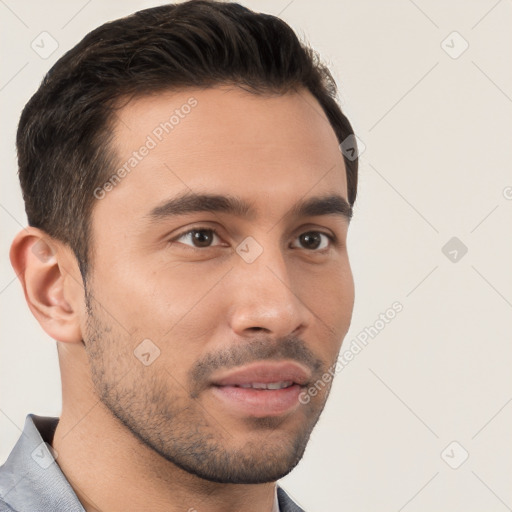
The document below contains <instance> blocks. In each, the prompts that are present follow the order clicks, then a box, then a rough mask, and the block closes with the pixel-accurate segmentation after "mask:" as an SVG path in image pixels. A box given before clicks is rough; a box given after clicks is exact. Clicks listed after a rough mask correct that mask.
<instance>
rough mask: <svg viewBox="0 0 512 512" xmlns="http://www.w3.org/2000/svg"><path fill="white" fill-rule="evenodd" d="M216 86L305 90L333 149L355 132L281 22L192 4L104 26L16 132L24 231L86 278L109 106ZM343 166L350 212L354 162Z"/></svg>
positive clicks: (80, 47) (329, 83)
mask: <svg viewBox="0 0 512 512" xmlns="http://www.w3.org/2000/svg"><path fill="white" fill-rule="evenodd" d="M221 84H232V85H237V86H240V87H243V88H244V89H246V90H249V91H250V92H253V93H255V94H274V93H276V94H283V93H286V92H288V91H293V90H297V89H299V88H306V89H308V90H309V91H310V92H311V93H312V94H313V96H314V97H315V98H316V99H317V100H318V102H319V103H320V105H321V107H322V109H323V110H324V112H325V114H326V116H327V118H328V119H329V122H330V123H331V125H332V128H333V130H334V132H335V134H336V136H337V139H338V141H339V143H341V142H342V141H343V140H345V139H346V137H348V136H349V135H352V134H353V130H352V127H351V125H350V122H349V121H348V119H347V118H346V117H345V115H344V114H343V113H342V111H341V109H340V107H339V105H338V103H337V101H336V94H337V89H336V83H335V81H334V79H333V78H332V76H331V74H330V72H329V70H328V68H327V67H326V66H325V65H323V64H322V63H321V62H320V60H319V57H318V55H317V54H316V52H314V51H313V50H312V49H311V48H310V47H308V46H307V45H306V44H304V43H301V42H300V41H299V39H298V38H297V36H296V35H295V33H294V31H293V30H292V29H291V28H290V26H288V25H287V24H286V23H285V22H284V21H282V20H281V19H279V18H277V17H275V16H271V15H268V14H262V13H255V12H253V11H251V10H249V9H247V8H246V7H243V6H241V5H239V4H237V3H224V2H217V1H207V0H191V1H188V2H184V3H180V4H176V5H173V4H171V5H164V6H159V7H154V8H150V9H145V10H143V11H139V12H136V13H135V14H132V15H130V16H128V17H125V18H121V19H118V20H115V21H112V22H109V23H106V24H104V25H102V26H101V27H99V28H97V29H95V30H93V31H92V32H90V33H89V34H87V35H86V36H85V37H84V38H83V39H82V41H81V42H80V43H78V44H77V45H76V46H75V47H74V48H72V49H71V50H70V51H68V52H67V53H66V54H65V55H64V56H62V57H61V58H60V59H59V60H58V61H57V62H56V63H55V65H54V66H53V67H52V68H51V70H50V71H49V72H48V73H47V75H46V76H45V78H44V80H43V82H42V83H41V85H40V87H39V89H38V90H37V92H36V93H35V94H34V95H33V96H32V98H31V99H30V101H29V102H28V103H27V105H26V106H25V108H24V110H23V113H22V115H21V119H20V123H19V126H18V133H17V140H16V143H17V150H18V161H19V176H20V182H21V187H22V191H23V198H24V200H25V209H26V212H27V217H28V222H29V224H30V225H31V226H35V227H38V228H40V229H42V230H43V231H45V232H46V233H48V234H49V235H50V236H52V237H54V238H56V239H58V240H61V241H62V242H65V243H66V244H68V245H69V246H70V247H71V249H72V250H73V252H74V254H75V255H76V257H77V260H78V264H79V267H80V271H81V273H82V276H83V278H84V280H85V277H86V274H87V269H88V261H89V249H90V244H91V236H90V234H91V229H90V223H91V222H90V219H91V212H92V208H93V206H94V201H95V197H94V195H93V191H94V190H95V189H96V188H97V187H98V186H99V185H101V184H102V183H104V181H105V179H106V177H107V176H109V175H110V174H112V170H113V168H114V166H115V163H116V162H115V155H114V152H113V151H112V148H111V144H110V143H111V141H112V136H111V133H112V126H113V122H114V118H115V115H114V109H115V105H116V101H118V100H119V99H120V98H121V97H124V96H132V95H133V96H138V95H140V96H142V95H145V94H149V93H154V92H158V91H162V90H173V89H178V88H180V89H183V88H185V87H201V88H205V87H212V86H215V85H221ZM344 159H345V165H346V168H347V182H348V201H349V203H350V204H351V205H352V204H353V203H354V201H355V198H356V191H357V166H358V162H357V158H356V159H352V160H351V159H348V158H346V156H345V155H344Z"/></svg>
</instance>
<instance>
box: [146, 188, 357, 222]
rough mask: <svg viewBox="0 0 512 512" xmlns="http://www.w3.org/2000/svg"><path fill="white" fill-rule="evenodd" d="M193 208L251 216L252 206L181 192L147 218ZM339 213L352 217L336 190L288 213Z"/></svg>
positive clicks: (227, 198) (236, 200) (226, 198)
mask: <svg viewBox="0 0 512 512" xmlns="http://www.w3.org/2000/svg"><path fill="white" fill-rule="evenodd" d="M195 212H221V213H228V214H231V215H235V216H237V217H246V218H254V215H255V210H254V207H253V206H252V205H251V204H250V203H247V202H246V201H244V200H243V199H241V198H239V197H233V196H224V195H218V194H196V193H184V194H181V195H178V196H176V197H174V198H172V199H169V200H167V201H165V202H163V203H162V204H160V205H158V206H156V207H154V208H153V209H152V210H151V211H150V212H149V213H148V214H147V215H146V217H147V218H149V219H150V220H164V219H168V218H170V217H177V216H180V215H186V214H189V213H195ZM319 215H339V216H341V217H344V218H345V219H346V220H347V221H350V219H351V218H352V207H351V206H350V205H349V203H348V202H347V200H346V199H345V198H344V197H342V196H340V195H337V194H334V195H328V196H321V197H311V198H308V199H306V200H302V201H298V202H297V203H295V204H294V205H293V206H292V208H291V209H290V211H289V212H288V213H287V214H286V216H287V217H290V216H291V217H316V216H319Z"/></svg>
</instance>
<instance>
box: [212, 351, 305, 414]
mask: <svg viewBox="0 0 512 512" xmlns="http://www.w3.org/2000/svg"><path fill="white" fill-rule="evenodd" d="M310 379H311V372H310V371H308V370H307V369H306V368H305V367H303V366H302V365H300V364H298V363H294V362H288V361H279V362H277V361H276V362H258V363H252V364H250V365H247V366H243V367H241V368H237V369H236V370H232V371H230V372H228V373H225V374H223V375H220V376H219V377H218V378H215V379H213V380H212V386H211V387H210V390H211V392H212V393H213V395H214V396H215V397H216V398H217V399H218V400H219V401H220V402H221V404H222V405H223V406H224V407H225V408H227V409H228V411H229V412H230V413H231V414H234V415H236V416H241V417H245V418H247V417H254V418H263V417H269V416H282V415H284V414H290V413H292V412H293V411H294V409H296V408H297V407H298V406H299V405H300V402H299V395H300V393H301V391H302V389H303V388H304V386H305V385H306V384H307V383H308V382H309V380H310ZM283 381H291V382H292V385H291V386H289V387H287V388H282V389H254V388H242V387H239V386H241V385H244V384H245V385H247V384H253V383H264V384H268V383H270V382H283Z"/></svg>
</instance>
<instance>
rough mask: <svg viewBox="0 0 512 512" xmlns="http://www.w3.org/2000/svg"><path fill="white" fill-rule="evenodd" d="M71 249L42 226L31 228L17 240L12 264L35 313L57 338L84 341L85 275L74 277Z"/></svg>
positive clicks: (11, 252) (76, 341)
mask: <svg viewBox="0 0 512 512" xmlns="http://www.w3.org/2000/svg"><path fill="white" fill-rule="evenodd" d="M69 252H70V251H69V250H68V249H66V248H64V246H63V244H62V243H61V242H58V241H55V240H54V239H52V238H51V237H49V236H48V235H47V234H46V233H45V232H44V231H41V230H40V229H37V228H33V227H28V228H26V229H24V230H22V231H21V232H20V233H18V235H17V236H16V238H15V239H14V241H13V243H12V246H11V251H10V258H11V264H12V266H13V268H14V270H15V272H16V274H17V276H18V278H19V280H20V282H21V285H22V286H23V291H24V294H25V299H26V301H27V304H28V307H29V308H30V310H31V311H32V314H33V315H34V316H35V317H36V319H37V321H38V322H39V324H40V325H41V327H42V328H43V329H44V330H45V332H46V333H47V334H48V335H49V336H51V337H52V338H53V339H55V340H57V341H62V342H65V343H80V342H81V340H82V333H81V329H80V312H81V311H80V308H81V305H80V301H79V299H78V297H79V296H80V288H81V290H82V291H83V284H82V281H81V276H80V274H79V273H78V277H77V276H73V275H72V272H73V270H74V268H73V262H72V259H71V258H70V255H69Z"/></svg>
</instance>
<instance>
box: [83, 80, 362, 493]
mask: <svg viewBox="0 0 512 512" xmlns="http://www.w3.org/2000/svg"><path fill="white" fill-rule="evenodd" d="M191 98H194V99H193V100H191ZM183 105H189V107H183ZM176 110H178V113H176V114H175V117H174V118H173V119H172V120H171V122H170V123H169V120H170V118H171V116H172V115H173V114H174V113H175V111H176ZM177 118H179V121H177ZM166 122H168V123H169V124H167V125H165V123H166ZM161 123H164V124H163V125H162V124H161ZM163 126H164V127H165V128H166V129H165V128H163ZM148 136H149V138H148ZM150 139H151V140H150ZM141 146H146V147H147V148H148V150H147V151H145V150H140V148H141ZM114 148H115V150H116V153H117V157H118V163H119V166H118V167H117V168H121V167H122V166H123V165H124V164H125V163H128V164H127V166H126V167H125V170H129V172H125V173H123V172H121V173H120V175H121V176H122V179H121V180H120V181H119V180H116V182H115V186H108V185H107V187H105V188H104V189H103V190H104V191H106V192H105V193H101V194H97V196H98V197H102V199H98V200H97V202H96V204H95V206H94V211H93V216H92V222H93V224H92V226H93V228H92V231H93V256H92V260H91V267H92V270H91V273H90V276H89V278H88V281H87V289H88V294H89V304H90V308H89V313H88V314H86V312H85V311H84V318H83V325H84V332H85V334H84V342H85V345H86V349H87V352H88V355H89V358H90V364H91V372H92V379H93V381H94V385H95V389H96V391H97V393H98V395H99V396H100V397H101V399H102V401H103V403H104V404H105V405H106V406H107V407H108V408H109V409H110V410H111V411H112V413H113V414H114V415H115V416H116V417H117V418H118V419H119V420H120V421H121V422H122V423H123V424H124V425H125V426H126V427H127V428H128V429H129V430H130V431H131V432H132V433H133V434H134V435H135V436H136V437H137V438H138V439H140V440H142V441H143V442H144V443H145V444H146V445H147V446H148V447H149V448H151V449H153V450H155V451H156V452H157V453H159V454H160V455H161V456H163V457H164V458H165V459H167V460H169V461H171V462H173V463H174V464H176V465H178V466H179V467H181V468H183V469H185V470H186V471H188V472H190V473H193V474H196V475H198V476H200V477H202V478H205V479H208V480H212V481H218V482H234V483H259V482H270V481H275V480H277V479H278V478H281V477H282V476H284V475H285V474H287V473H288V472H289V471H291V469H292V468H293V467H294V466H295V465H296V464H297V463H298V461H299V460H300V458H301V457H302V455H303V453H304V449H305V447H306V444H307V441H308V439H309V436H310V433H311V431H312V429H313V427H314V425H315V424H316V422H317V421H318V418H319V415H320V413H321V411H322V409H323V407H324V405H325V401H326V399H327V395H328V393H329V389H330V382H328V380H329V379H324V381H322V376H324V375H326V374H327V375H329V374H328V370H329V369H330V368H331V366H332V365H333V364H335V362H336V359H337V355H338V352H339V350H340V346H341V342H342V340H343V338H344V336H345V334H346V332H347V330H348V327H349V324H350V318H351V314H352V307H353V300H354V288H353V281H352V274H351V270H350V266H349V260H348V255H347V247H346V238H347V228H348V219H347V217H346V215H344V214H343V207H342V208H340V207H339V206H340V205H339V204H338V201H336V200H334V199H332V198H333V197H334V196H339V197H341V198H342V199H344V200H345V201H346V199H347V181H346V171H345V166H344V163H343V158H342V154H341V152H340V151H339V149H338V143H337V140H336V137H335V134H334V131H333V130H332V128H331V126H330V125H329V123H328V121H327V118H326V117H325V115H324V113H323V112H322V111H321V108H320V106H319V104H318V102H317V101H316V100H315V99H314V98H313V96H312V95H311V94H309V93H308V92H305V91H301V92H300V93H293V94H292V93H290V94H286V95H283V96H259V95H252V94H250V93H248V92H245V91H242V90H240V89H238V88H231V89H229V88H227V87H222V88H212V89H207V90H192V89H190V90H186V91H183V92H179V93H176V92H174V93H162V94H158V95H153V96H151V97H143V98H138V99H136V100H133V101H131V102H130V103H128V104H127V105H125V106H124V107H123V108H122V109H121V110H120V111H119V112H118V113H117V124H116V129H115V139H114ZM134 151H136V152H137V154H136V155H135V156H134V155H133V152H134ZM130 158H136V161H135V160H130ZM117 168H116V169H117ZM118 176H119V174H118ZM184 194H185V200H182V202H181V203H180V205H178V208H176V207H175V205H173V204H171V203H169V201H172V200H173V199H175V198H177V197H180V196H183V195H184ZM203 194H208V195H214V196H217V197H216V198H213V199H210V200H206V199H202V200H201V201H200V203H199V205H200V207H201V208H202V211H196V208H195V207H196V206H197V204H195V202H194V201H193V200H192V199H193V197H194V196H196V195H203ZM221 196H222V197H226V198H230V199H233V198H236V200H237V203H236V204H237V205H238V206H240V205H241V203H244V204H245V203H247V205H248V206H249V210H248V211H243V210H244V209H243V208H238V209H235V210H232V209H229V208H227V207H226V205H227V204H228V201H227V200H226V199H224V200H219V197H221ZM313 198H314V199H325V198H331V200H330V201H328V202H323V203H321V204H320V205H318V204H317V207H316V208H312V207H311V205H310V208H308V209H305V210H304V209H302V211H299V209H298V208H297V205H299V206H300V204H301V203H306V202H308V201H310V200H312V199H313ZM322 205H323V208H322ZM341 206H343V202H342V203H341ZM214 231H215V232H214ZM331 238H332V239H331ZM326 380H327V382H328V383H327V384H326V383H325V382H326ZM319 382H320V384H321V385H318V383H319ZM315 383H317V390H318V392H317V394H316V395H314V396H310V401H309V403H307V404H305V405H304V404H302V403H301V401H299V394H300V393H303V392H304V390H305V389H307V388H310V387H311V386H313V385H314V384H315ZM262 386H263V387H269V388H281V389H258V388H261V387H262Z"/></svg>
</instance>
